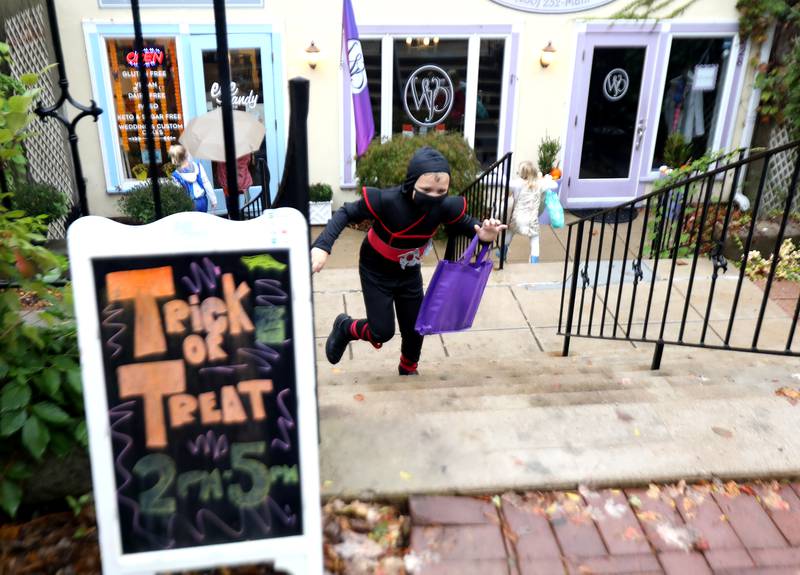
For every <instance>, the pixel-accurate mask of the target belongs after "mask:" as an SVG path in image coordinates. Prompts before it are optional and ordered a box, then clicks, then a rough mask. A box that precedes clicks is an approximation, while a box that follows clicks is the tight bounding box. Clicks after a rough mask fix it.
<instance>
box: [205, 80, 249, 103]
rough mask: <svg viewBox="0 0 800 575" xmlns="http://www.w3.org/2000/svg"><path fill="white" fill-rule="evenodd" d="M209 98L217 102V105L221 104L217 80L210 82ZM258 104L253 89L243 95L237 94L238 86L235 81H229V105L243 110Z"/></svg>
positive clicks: (220, 91) (220, 88) (220, 87)
mask: <svg viewBox="0 0 800 575" xmlns="http://www.w3.org/2000/svg"><path fill="white" fill-rule="evenodd" d="M211 98H212V99H213V100H214V102H216V103H217V106H221V105H222V86H220V85H219V82H214V83H213V84H211ZM256 104H258V96H257V95H256V93H255V92H254V91H253V90H250V93H249V94H247V95H246V96H245V95H239V86H237V85H236V82H231V106H233V107H234V108H244V109H245V110H252V109H253V108H255V107H256Z"/></svg>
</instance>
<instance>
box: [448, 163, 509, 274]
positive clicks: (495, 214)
mask: <svg viewBox="0 0 800 575" xmlns="http://www.w3.org/2000/svg"><path fill="white" fill-rule="evenodd" d="M510 181H511V152H508V153H507V154H506V155H505V156H503V157H502V158H500V159H499V160H497V161H496V162H495V163H494V164H492V165H491V166H489V167H488V168H486V170H485V171H484V172H483V173H482V174H481V175H480V176H478V177H477V178H476V179H475V181H474V182H472V183H471V184H470V185H469V186H467V189H466V190H464V191H463V192H462V193H461V195H462V196H464V197H466V199H467V213H468V214H470V215H472V216H474V217H476V218H478V219H479V220H481V221H483V220H484V219H486V218H490V217H492V218H497V219H499V220H502V221H503V222H507V220H508V193H509V189H510V188H509V182H510ZM505 241H506V232H505V230H504V231H503V232H501V234H500V235H499V236H498V237H497V239H496V240H495V242H494V244H493V246H492V247H494V248H500V247H501V246H504V245H505ZM469 242H470V238H468V237H466V236H450V237H449V238H448V240H447V248H446V250H445V256H444V257H445V259H448V260H453V259H454V258H456V257H458V256H460V255H461V253H463V251H464V250H465V249H467V246H468V245H469ZM506 255H507V254H506V250H504V249H500V269H503V264H504V262H505V260H506Z"/></svg>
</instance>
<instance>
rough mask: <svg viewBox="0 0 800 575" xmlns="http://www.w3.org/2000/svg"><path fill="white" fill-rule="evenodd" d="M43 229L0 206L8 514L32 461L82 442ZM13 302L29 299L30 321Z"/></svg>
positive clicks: (1, 446) (60, 261)
mask: <svg viewBox="0 0 800 575" xmlns="http://www.w3.org/2000/svg"><path fill="white" fill-rule="evenodd" d="M0 199H2V198H0ZM0 204H1V202H0ZM44 229H45V224H44V217H42V216H35V217H34V216H26V215H25V214H23V213H22V212H21V211H19V210H15V211H8V210H6V209H5V208H4V207H2V205H0V238H2V241H0V277H3V278H5V279H8V280H10V281H11V282H14V283H15V284H16V285H18V286H19V289H18V290H17V289H14V288H11V287H7V288H5V289H3V290H0V508H2V509H3V510H4V511H5V512H6V513H7V514H8V515H11V516H13V515H15V514H16V511H17V507H18V506H19V503H20V501H21V500H22V490H23V484H24V481H25V479H26V478H27V477H30V475H31V470H32V468H33V466H34V465H35V464H36V463H37V462H39V461H41V460H42V459H43V458H44V457H45V456H47V455H48V454H53V455H56V456H59V457H61V456H64V455H66V454H68V453H69V452H70V451H71V450H72V449H73V448H75V446H76V445H77V446H82V447H85V446H86V443H87V436H86V423H85V420H84V416H83V395H82V389H81V377H80V364H79V358H78V342H77V335H76V328H75V321H74V319H73V316H72V298H71V291H70V289H69V288H63V289H56V288H53V287H48V286H47V284H45V283H44V281H42V280H43V279H47V277H48V276H49V277H54V276H58V275H60V274H62V273H63V272H64V270H65V269H66V259H65V258H63V257H60V256H57V255H55V254H54V253H53V252H51V251H50V250H48V249H46V248H44V247H42V246H41V245H38V244H40V243H41V242H43V241H44V235H43V232H44ZM25 262H27V264H28V265H32V266H33V267H34V268H35V269H36V270H39V272H38V273H37V274H36V275H34V276H30V275H29V273H30V272H29V271H28V272H26V268H25V266H24V265H21V263H25ZM21 298H25V299H28V300H32V301H35V302H36V307H37V308H39V312H38V318H37V322H36V323H32V322H31V321H28V320H26V319H24V318H23V309H22V303H21V301H20V300H21Z"/></svg>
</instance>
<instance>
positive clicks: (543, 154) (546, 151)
mask: <svg viewBox="0 0 800 575" xmlns="http://www.w3.org/2000/svg"><path fill="white" fill-rule="evenodd" d="M560 151H561V141H560V140H559V139H558V138H551V137H549V136H548V135H547V134H545V136H544V138H542V140H541V141H540V142H539V161H538V164H539V171H540V172H542V174H549V173H550V172H551V171H552V170H553V168H555V167H556V165H557V162H558V153H559V152H560Z"/></svg>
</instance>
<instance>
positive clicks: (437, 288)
mask: <svg viewBox="0 0 800 575" xmlns="http://www.w3.org/2000/svg"><path fill="white" fill-rule="evenodd" d="M477 245H478V236H477V234H476V235H475V237H474V238H472V242H471V243H470V244H469V247H468V248H467V249H466V251H465V252H464V255H462V256H461V259H459V260H458V261H455V262H451V261H447V260H441V261H440V262H439V264H438V265H437V266H436V271H435V272H433V277H432V278H431V283H430V284H429V285H428V291H427V292H425V299H423V300H422V307H421V308H420V310H419V315H418V316H417V323H416V325H415V326H414V329H416V330H417V332H418V333H419V334H421V335H431V334H434V333H446V332H449V331H461V330H465V329H469V328H470V327H472V320H474V319H475V313H477V311H478V304H480V303H481V296H483V290H484V289H485V288H486V282H487V281H488V280H489V274H490V273H492V261H491V260H490V259H488V258H487V257H486V256H487V254H488V253H489V245H488V244H487V245H484V246H483V249H481V252H480V253H479V254H478V257H477V258H476V259H475V263H471V262H470V260H471V259H472V254H473V253H475V248H476V247H477Z"/></svg>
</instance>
